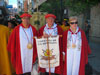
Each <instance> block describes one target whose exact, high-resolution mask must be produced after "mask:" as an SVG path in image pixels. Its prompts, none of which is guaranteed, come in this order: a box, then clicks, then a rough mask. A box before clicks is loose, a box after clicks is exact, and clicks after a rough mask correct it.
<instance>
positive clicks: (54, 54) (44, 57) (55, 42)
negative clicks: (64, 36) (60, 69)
mask: <svg viewBox="0 0 100 75" xmlns="http://www.w3.org/2000/svg"><path fill="white" fill-rule="evenodd" d="M48 43H49V44H48V45H49V49H48V47H47V38H40V39H38V38H36V45H37V52H38V60H39V66H40V67H41V68H49V64H48V62H49V60H48V56H50V67H57V66H59V59H60V56H59V36H56V37H49V38H48Z"/></svg>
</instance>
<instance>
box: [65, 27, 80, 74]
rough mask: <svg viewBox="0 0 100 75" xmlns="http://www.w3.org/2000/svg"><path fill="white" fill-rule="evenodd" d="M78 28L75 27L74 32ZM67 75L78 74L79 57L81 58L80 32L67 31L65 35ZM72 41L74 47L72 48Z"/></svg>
mask: <svg viewBox="0 0 100 75" xmlns="http://www.w3.org/2000/svg"><path fill="white" fill-rule="evenodd" d="M78 29H79V28H77V30H76V32H77V31H78ZM67 41H68V42H67V75H79V67H80V58H81V32H78V33H77V34H71V32H70V31H68V36H67ZM72 42H73V43H75V44H76V48H72Z"/></svg>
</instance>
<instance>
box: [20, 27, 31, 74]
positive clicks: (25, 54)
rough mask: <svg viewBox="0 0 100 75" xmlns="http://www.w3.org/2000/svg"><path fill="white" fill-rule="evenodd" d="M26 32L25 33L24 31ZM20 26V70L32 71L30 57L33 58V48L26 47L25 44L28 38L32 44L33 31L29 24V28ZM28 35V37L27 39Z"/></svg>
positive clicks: (24, 71)
mask: <svg viewBox="0 0 100 75" xmlns="http://www.w3.org/2000/svg"><path fill="white" fill-rule="evenodd" d="M24 30H25V32H26V34H27V35H26V34H25V32H24ZM24 30H23V27H22V26H20V32H19V33H20V36H19V37H20V48H21V61H22V70H23V73H27V72H31V71H32V59H33V48H32V49H30V50H29V49H28V48H27V44H28V39H29V40H30V41H31V42H32V44H33V39H32V37H33V32H32V28H31V26H30V27H29V28H27V29H26V28H24ZM27 36H28V39H27Z"/></svg>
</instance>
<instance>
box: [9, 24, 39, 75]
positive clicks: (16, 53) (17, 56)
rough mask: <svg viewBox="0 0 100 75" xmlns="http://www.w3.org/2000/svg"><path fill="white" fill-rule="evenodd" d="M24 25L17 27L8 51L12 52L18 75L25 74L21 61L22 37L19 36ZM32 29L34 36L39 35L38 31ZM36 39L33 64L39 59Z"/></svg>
mask: <svg viewBox="0 0 100 75" xmlns="http://www.w3.org/2000/svg"><path fill="white" fill-rule="evenodd" d="M21 25H22V24H20V25H18V26H16V27H15V28H14V30H13V32H12V33H11V35H10V38H9V40H8V47H7V49H8V51H10V52H11V62H12V64H13V66H14V68H15V70H16V74H23V70H22V61H21V51H20V38H19V37H20V36H19V28H20V26H21ZM30 26H31V27H32V31H33V34H34V36H36V35H37V31H36V29H35V28H34V27H33V26H32V25H30ZM35 42H36V41H35V39H34V44H33V63H34V62H35V60H36V57H37V51H36V43H35Z"/></svg>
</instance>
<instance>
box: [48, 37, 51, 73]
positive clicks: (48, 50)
mask: <svg viewBox="0 0 100 75" xmlns="http://www.w3.org/2000/svg"><path fill="white" fill-rule="evenodd" d="M47 49H48V52H49V53H48V64H49V75H51V71H50V51H49V42H48V37H47Z"/></svg>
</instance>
